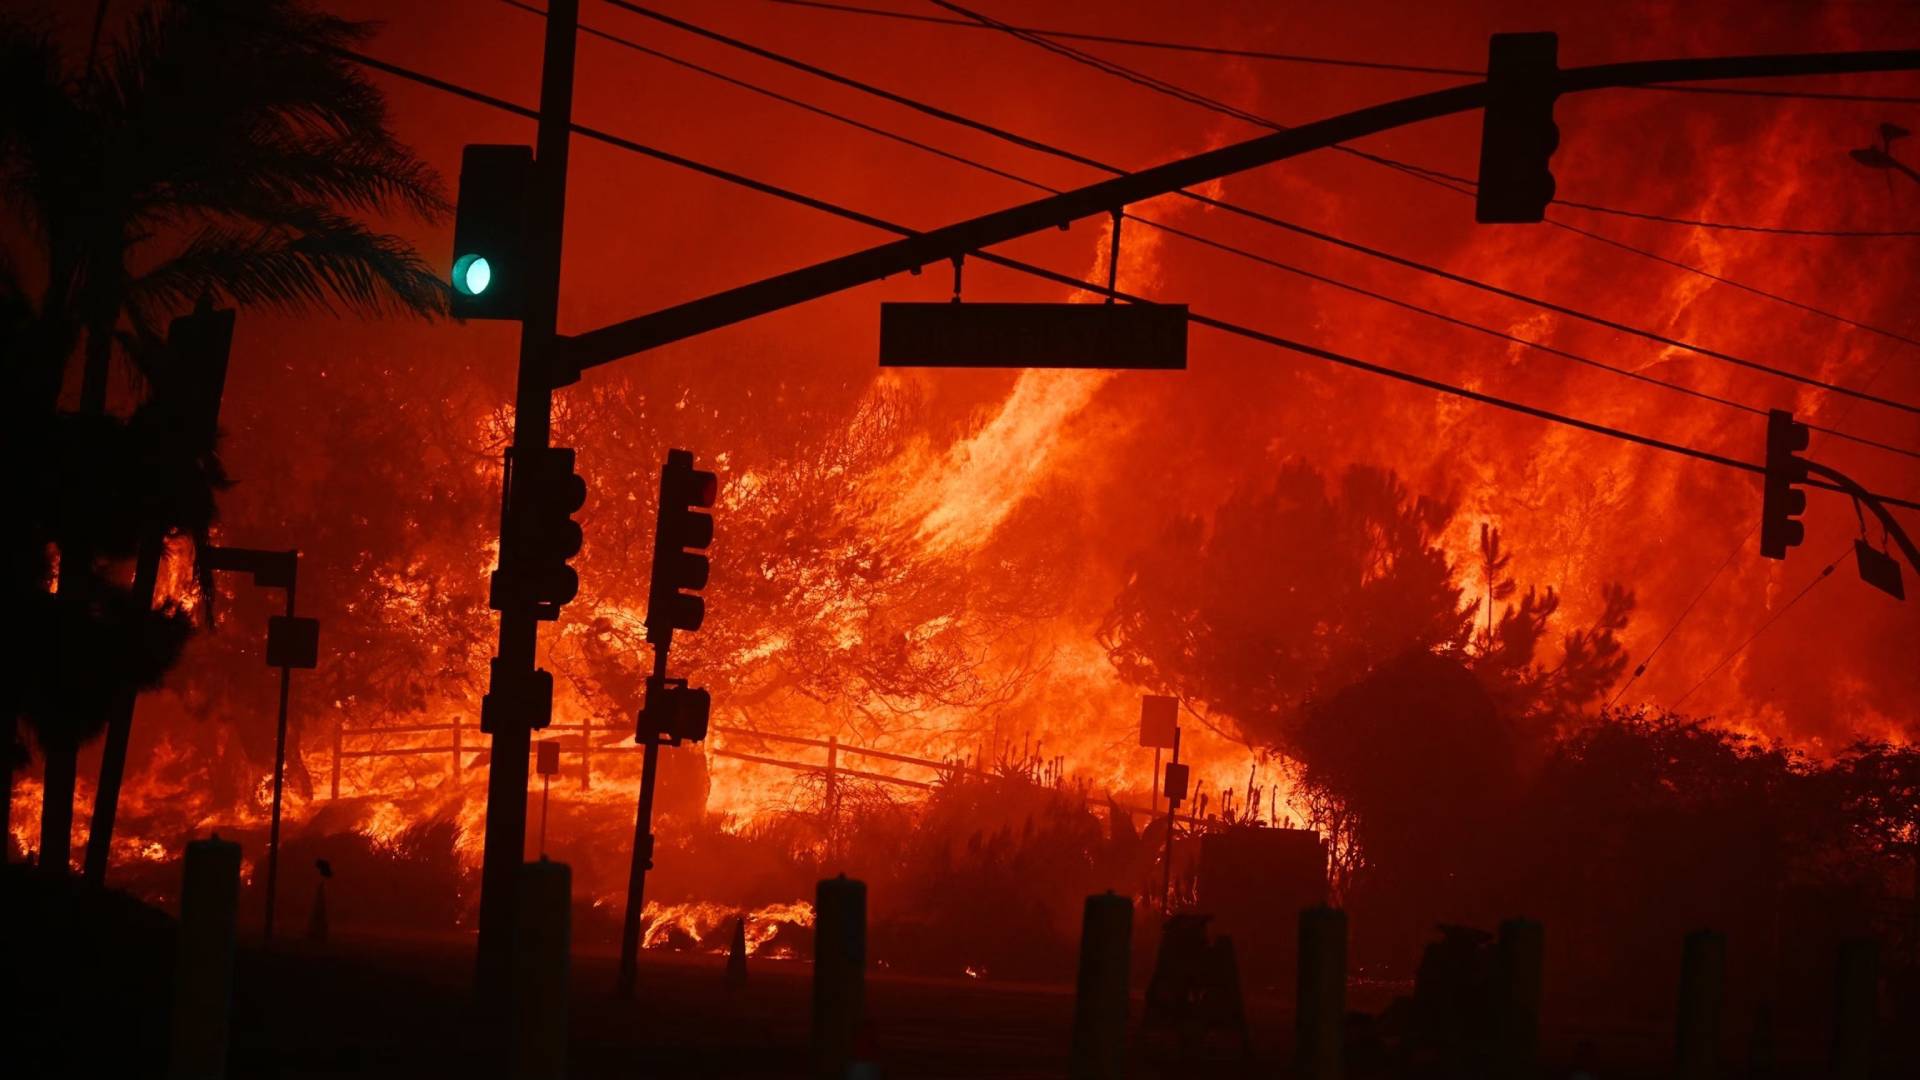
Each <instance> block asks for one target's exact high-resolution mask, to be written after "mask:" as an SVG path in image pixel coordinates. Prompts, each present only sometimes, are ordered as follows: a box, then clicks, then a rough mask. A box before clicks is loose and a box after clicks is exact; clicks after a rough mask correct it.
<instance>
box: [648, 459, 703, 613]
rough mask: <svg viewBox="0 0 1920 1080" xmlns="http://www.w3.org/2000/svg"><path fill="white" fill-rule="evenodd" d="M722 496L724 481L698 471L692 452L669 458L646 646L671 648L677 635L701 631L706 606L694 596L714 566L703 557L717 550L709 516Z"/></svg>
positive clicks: (656, 541) (655, 544)
mask: <svg viewBox="0 0 1920 1080" xmlns="http://www.w3.org/2000/svg"><path fill="white" fill-rule="evenodd" d="M719 493H720V480H719V478H718V477H716V476H715V475H714V474H712V473H710V472H707V471H705V470H703V469H696V468H694V467H693V454H692V453H691V452H690V451H686V450H670V451H668V452H667V464H666V467H665V468H664V469H662V470H660V510H659V516H658V517H657V518H656V519H655V524H654V535H653V582H652V586H651V587H650V588H649V589H648V590H647V640H648V641H651V642H653V643H654V644H656V645H666V644H668V643H669V642H671V641H672V640H673V632H674V631H675V630H698V629H700V624H701V623H702V622H704V621H706V616H707V604H706V601H705V600H702V599H701V598H700V597H698V596H694V595H692V594H693V593H697V592H699V591H700V590H701V589H704V588H706V587H707V576H708V573H709V571H710V570H711V566H710V564H709V563H708V561H707V557H706V555H704V554H701V552H702V551H704V550H705V549H706V548H707V547H709V546H711V545H712V544H713V515H711V514H708V513H706V512H705V510H706V508H708V507H711V506H712V505H713V502H714V499H715V498H716V497H718V495H719ZM689 548H693V549H696V550H693V551H689V550H688V549H689Z"/></svg>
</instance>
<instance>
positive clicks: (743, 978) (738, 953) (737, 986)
mask: <svg viewBox="0 0 1920 1080" xmlns="http://www.w3.org/2000/svg"><path fill="white" fill-rule="evenodd" d="M726 985H727V992H728V993H730V994H731V993H738V992H740V991H741V990H744V989H746V986H747V917H746V916H745V915H742V916H740V917H739V918H736V919H734V920H733V941H732V943H731V944H729V945H728V946H727V983H726Z"/></svg>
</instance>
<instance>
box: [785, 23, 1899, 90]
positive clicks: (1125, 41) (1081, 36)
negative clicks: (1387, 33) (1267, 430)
mask: <svg viewBox="0 0 1920 1080" xmlns="http://www.w3.org/2000/svg"><path fill="white" fill-rule="evenodd" d="M771 2H772V3H776V4H784V5H786V6H788V7H797V8H812V9H815V10H818V11H828V12H836V13H839V14H843V15H859V16H866V17H871V18H882V19H895V20H899V21H902V22H917V23H931V24H935V25H939V26H949V27H957V28H959V29H963V30H980V29H984V27H982V26H981V24H979V23H977V22H973V21H971V20H968V19H955V18H949V17H946V16H941V15H926V14H920V13H917V12H907V11H889V10H887V9H885V8H872V7H863V6H861V5H858V4H840V3H828V2H826V0H771ZM1019 29H1021V30H1024V31H1026V32H1027V33H1030V34H1038V35H1040V36H1042V37H1048V38H1057V39H1061V40H1065V41H1091V42H1096V43H1099V44H1102V45H1125V46H1130V47H1133V48H1140V49H1159V50H1163V51H1167V52H1183V53H1197V54H1200V55H1204V56H1234V57H1241V58H1244V59H1248V60H1271V61H1277V62H1280V63H1288V64H1309V65H1318V66H1322V67H1338V68H1359V69H1363V70H1368V71H1396V72H1402V73H1406V74H1412V75H1455V76H1461V77H1467V78H1475V79H1482V78H1485V77H1486V74H1487V73H1486V72H1485V71H1482V70H1480V69H1478V68H1458V67H1439V66H1435V65H1428V64H1397V63H1390V62H1387V61H1381V60H1353V59H1348V58H1342V57H1333V56H1314V55H1308V54H1305V53H1285V52H1273V51H1269V50H1265V49H1240V48H1232V47H1229V46H1225V45H1202V44H1197V43H1193V42H1180V41H1162V40H1158V39H1153V38H1140V37H1123V36H1120V35H1117V34H1094V33H1087V32H1084V31H1076V30H1055V29H1043V28H1041V27H1037V26H1022V27H1019ZM1631 89H1635V90H1660V91H1668V92H1676V93H1689V94H1726V95H1733V96H1738V97H1770V98H1804V99H1807V100H1810V101H1852V102H1863V103H1867V104H1876V105H1920V97H1900V96H1890V95H1886V94H1842V93H1826V92H1821V91H1813V90H1750V89H1744V88H1737V87H1725V86H1671V85H1667V84H1664V83H1657V84H1653V85H1649V86H1636V87H1632V88H1631Z"/></svg>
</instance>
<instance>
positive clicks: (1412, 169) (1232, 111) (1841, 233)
mask: <svg viewBox="0 0 1920 1080" xmlns="http://www.w3.org/2000/svg"><path fill="white" fill-rule="evenodd" d="M931 2H932V3H934V4H937V5H939V6H940V7H943V8H946V9H947V10H949V11H953V12H957V13H959V14H962V15H965V16H967V17H968V18H971V19H974V20H977V21H978V22H979V23H980V25H982V26H987V27H992V28H993V29H996V30H1001V31H1003V32H1005V33H1007V34H1010V35H1012V36H1014V37H1016V38H1018V39H1019V40H1021V41H1025V42H1027V43H1028V44H1031V45H1036V46H1038V47H1040V48H1042V49H1045V50H1047V51H1048V52H1051V53H1054V54H1055V55H1057V56H1062V57H1065V58H1066V59H1068V60H1071V61H1073V62H1074V63H1077V64H1081V65H1084V66H1087V67H1091V68H1093V69H1094V70H1096V71H1100V72H1103V73H1105V74H1107V75H1111V76H1113V77H1114V78H1117V79H1121V80H1123V81H1125V82H1130V83H1133V84H1134V85H1136V86H1140V87H1144V88H1145V89H1148V90H1152V91H1154V92H1155V93H1159V94H1162V95H1165V96H1167V97H1171V98H1174V99H1175V100H1178V101H1184V102H1186V103H1187V104H1189V105H1193V106H1196V107H1198V108H1202V109H1207V110H1209V111H1212V112H1217V113H1220V114H1221V115H1223V116H1230V117H1233V118H1234V119H1236V120H1239V121H1241V122H1243V123H1246V124H1250V125H1252V126H1254V127H1262V128H1266V129H1268V130H1270V131H1286V130H1287V129H1288V125H1286V124H1282V123H1280V122H1279V121H1277V120H1274V119H1272V118H1270V117H1265V116H1261V115H1260V114H1258V113H1254V112H1249V111H1248V110H1246V109H1242V108H1240V107H1239V106H1237V105H1233V104H1230V103H1228V102H1225V101H1221V100H1220V99H1219V98H1215V97H1210V96H1208V95H1206V94H1202V93H1199V92H1198V91H1195V90H1191V89H1189V88H1187V87H1184V86H1180V85H1178V84H1176V83H1170V82H1167V81H1166V80H1164V79H1161V78H1158V77H1157V76H1153V75H1149V74H1147V73H1146V72H1143V71H1140V70H1138V69H1136V68H1130V67H1127V66H1126V65H1124V64H1119V63H1115V62H1114V61H1111V60H1108V59H1106V58H1104V57H1100V56H1095V55H1094V54H1092V53H1089V52H1086V51H1084V50H1081V49H1076V48H1073V47H1072V46H1069V45H1062V44H1060V43H1058V42H1054V41H1049V40H1047V38H1046V37H1045V36H1044V35H1040V34H1035V33H1031V32H1028V31H1024V30H1021V29H1019V28H1018V27H1015V26H1012V25H1011V24H1008V23H1003V22H1000V21H999V20H997V19H994V18H992V17H990V16H987V15H982V14H980V13H978V12H975V11H971V10H969V9H967V8H964V7H961V6H960V5H958V4H955V3H950V2H948V0H931ZM1331 149H1333V150H1336V151H1338V152H1340V153H1344V154H1347V155H1349V156H1352V157H1357V158H1361V159H1364V160H1366V161H1371V162H1373V163H1374V164H1376V165H1383V166H1386V167H1387V168H1390V169H1394V170H1396V171H1399V172H1404V173H1408V174H1410V175H1413V176H1416V177H1420V178H1422V179H1426V180H1445V181H1450V182H1451V183H1452V184H1455V185H1462V186H1464V188H1465V189H1466V190H1464V191H1462V193H1463V194H1468V195H1471V194H1472V190H1471V189H1472V188H1474V187H1475V186H1476V185H1475V182H1474V181H1473V180H1471V179H1468V178H1467V177H1464V176H1455V175H1453V174H1451V173H1447V172H1442V171H1440V170H1438V169H1431V168H1427V167H1425V166H1422V165H1415V164H1413V163H1411V162H1406V161H1400V160H1398V159H1396V158H1391V157H1387V156H1385V155H1383V154H1373V153H1368V152H1366V151H1363V150H1358V149H1355V148H1353V147H1350V146H1339V145H1336V146H1334V147H1332V148H1331ZM1442 186H1446V185H1444V184H1443V185H1442ZM1453 190H1456V191H1461V190H1462V189H1461V188H1460V187H1455V188H1454V189H1453ZM1553 201H1554V202H1555V203H1556V204H1558V205H1561V206H1567V207H1572V208H1574V209H1578V210H1585V211H1588V212H1590V213H1596V214H1608V215H1612V216H1616V217H1629V218H1636V219H1638V220H1641V221H1656V222H1661V223H1663V224H1668V225H1682V226H1687V227H1691V228H1696V229H1724V230H1732V231H1735V232H1750V233H1762V234H1768V235H1776V236H1812V237H1824V238H1852V239H1890V238H1894V239H1897V238H1911V237H1916V236H1920V229H1810V228H1795V227H1785V226H1777V225H1746V224H1739V223H1734V222H1725V221H1708V220H1705V219H1702V218H1687V217H1675V216H1673V215H1668V214H1653V213H1647V212H1645V211H1641V210H1623V209H1620V208H1618V207H1612V206H1602V205H1599V204H1596V203H1586V202H1569V201H1567V200H1564V199H1558V198H1556V199H1554V200H1553Z"/></svg>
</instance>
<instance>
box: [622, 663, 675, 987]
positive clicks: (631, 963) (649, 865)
mask: <svg viewBox="0 0 1920 1080" xmlns="http://www.w3.org/2000/svg"><path fill="white" fill-rule="evenodd" d="M666 677H667V647H666V646H665V645H655V646H654V648H653V677H652V678H651V679H648V680H647V693H648V694H649V695H652V694H653V693H654V691H655V689H656V688H657V687H659V686H660V685H661V684H662V682H664V681H665V679H666ZM640 740H641V745H642V746H643V747H645V753H644V754H643V755H642V759H641V763H640V808H639V810H638V811H637V812H636V813H635V814H634V818H633V863H632V865H631V866H630V867H629V868H628V870H627V910H626V914H625V917H624V918H623V920H622V922H621V925H620V988H619V989H620V996H621V997H632V996H633V984H634V981H635V979H636V978H637V977H638V975H639V969H640V915H641V911H642V909H643V908H644V907H645V906H646V892H647V871H649V870H651V869H653V786H654V778H655V776H656V775H657V774H658V772H659V768H660V735H659V733H658V732H653V731H646V730H644V729H643V730H642V731H641V734H640Z"/></svg>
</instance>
